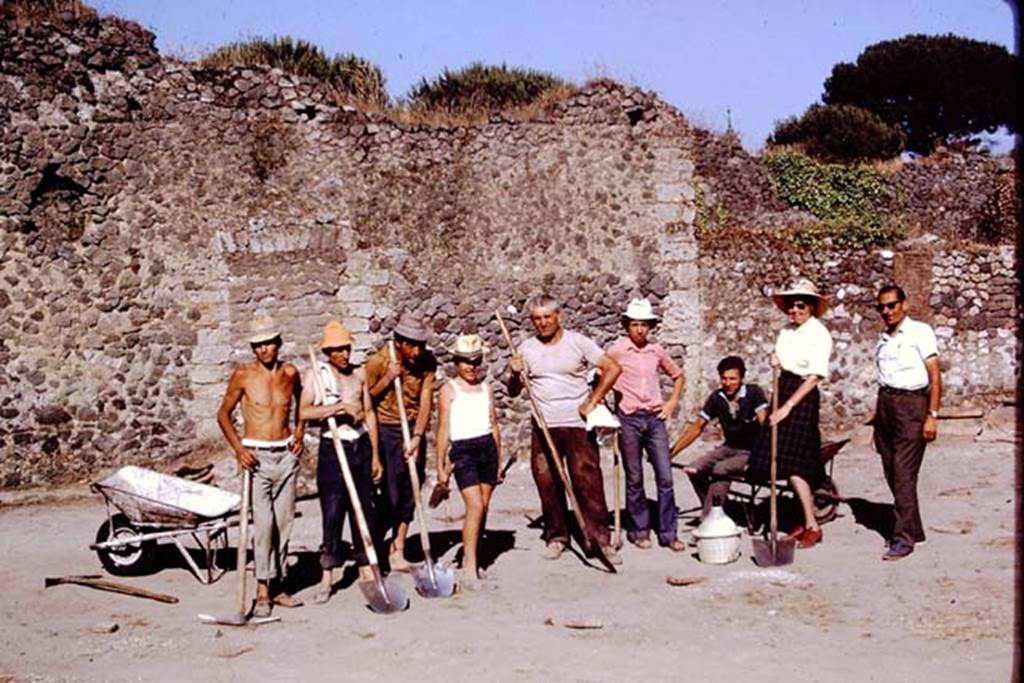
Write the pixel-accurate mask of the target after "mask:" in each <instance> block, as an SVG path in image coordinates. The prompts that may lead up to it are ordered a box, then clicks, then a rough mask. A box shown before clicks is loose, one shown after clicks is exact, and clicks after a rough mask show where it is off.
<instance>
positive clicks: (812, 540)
mask: <svg viewBox="0 0 1024 683" xmlns="http://www.w3.org/2000/svg"><path fill="white" fill-rule="evenodd" d="M823 537H824V534H822V533H821V529H820V528H819V529H807V530H805V531H804V532H803V533H802V534H800V538H799V539H797V544H796V545H797V547H798V548H813V547H814V546H816V545H818V544H819V543H821V539H822V538H823Z"/></svg>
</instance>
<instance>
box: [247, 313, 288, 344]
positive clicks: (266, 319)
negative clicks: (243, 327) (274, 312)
mask: <svg viewBox="0 0 1024 683" xmlns="http://www.w3.org/2000/svg"><path fill="white" fill-rule="evenodd" d="M280 336H281V329H280V328H279V327H278V326H277V323H276V322H274V319H273V318H271V317H270V316H269V315H265V316H262V317H259V318H256V319H255V320H253V321H252V324H250V325H249V343H250V344H260V343H262V342H268V341H270V340H272V339H277V338H278V337H280Z"/></svg>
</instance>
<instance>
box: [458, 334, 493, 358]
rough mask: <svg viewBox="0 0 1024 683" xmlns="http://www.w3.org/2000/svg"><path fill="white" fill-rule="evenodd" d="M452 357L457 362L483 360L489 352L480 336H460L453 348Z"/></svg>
mask: <svg viewBox="0 0 1024 683" xmlns="http://www.w3.org/2000/svg"><path fill="white" fill-rule="evenodd" d="M451 351H452V357H453V358H454V359H455V360H459V359H464V360H476V359H478V358H483V356H484V353H486V352H487V346H486V345H484V340H483V339H481V338H480V335H478V334H460V335H459V336H458V338H457V339H456V340H455V345H454V346H452V349H451Z"/></svg>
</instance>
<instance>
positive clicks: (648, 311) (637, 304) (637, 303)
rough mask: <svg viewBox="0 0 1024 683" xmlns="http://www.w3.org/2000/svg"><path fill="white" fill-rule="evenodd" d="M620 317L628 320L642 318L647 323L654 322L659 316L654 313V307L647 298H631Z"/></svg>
mask: <svg viewBox="0 0 1024 683" xmlns="http://www.w3.org/2000/svg"><path fill="white" fill-rule="evenodd" d="M622 317H623V318H625V319H628V320H643V321H645V322H649V323H656V322H658V321H659V320H661V318H659V317H658V316H657V315H656V314H655V313H654V307H653V306H651V302H650V301H648V300H647V299H631V300H630V302H629V305H628V306H626V311H625V312H624V313H623V314H622Z"/></svg>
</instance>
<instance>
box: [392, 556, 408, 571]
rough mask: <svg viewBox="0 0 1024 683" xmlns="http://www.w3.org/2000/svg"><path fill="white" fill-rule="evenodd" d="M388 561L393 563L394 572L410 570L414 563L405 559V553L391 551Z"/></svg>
mask: <svg viewBox="0 0 1024 683" xmlns="http://www.w3.org/2000/svg"><path fill="white" fill-rule="evenodd" d="M388 563H389V564H390V565H391V571H393V572H408V571H411V570H412V565H411V564H409V561H408V560H407V559H405V554H404V553H400V552H393V553H391V554H390V555H389V556H388Z"/></svg>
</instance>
